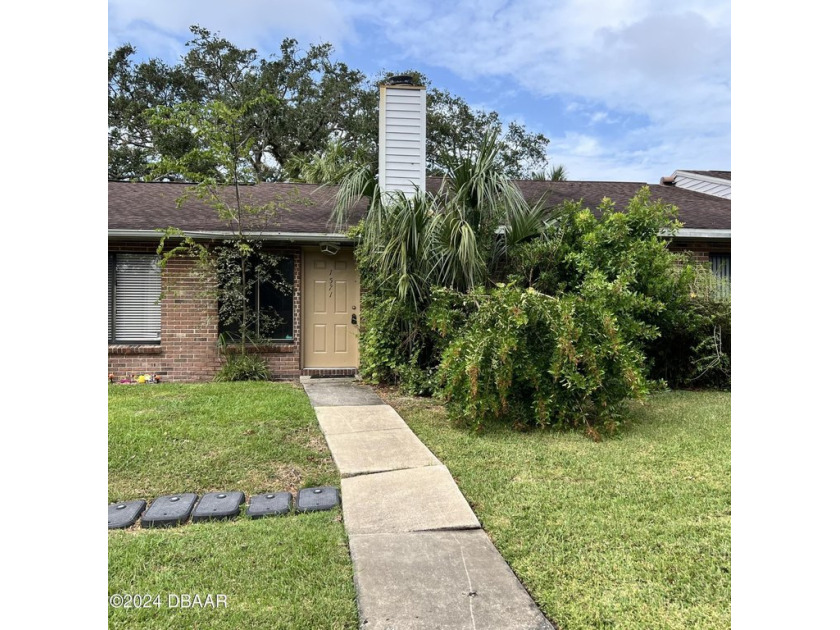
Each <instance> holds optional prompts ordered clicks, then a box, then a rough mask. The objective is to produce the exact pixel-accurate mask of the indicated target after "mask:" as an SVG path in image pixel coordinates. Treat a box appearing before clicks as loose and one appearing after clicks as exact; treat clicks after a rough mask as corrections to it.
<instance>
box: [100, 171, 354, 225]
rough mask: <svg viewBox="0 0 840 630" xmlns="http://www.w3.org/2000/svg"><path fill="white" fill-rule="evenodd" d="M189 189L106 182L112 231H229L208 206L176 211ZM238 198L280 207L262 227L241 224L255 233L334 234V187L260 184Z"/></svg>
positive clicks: (230, 195)
mask: <svg viewBox="0 0 840 630" xmlns="http://www.w3.org/2000/svg"><path fill="white" fill-rule="evenodd" d="M188 188H189V186H188V185H185V184H178V183H168V182H167V183H164V182H160V183H147V182H108V229H110V230H153V229H159V228H167V227H178V228H180V229H182V230H185V231H204V232H213V231H222V230H227V229H228V225H227V223H226V222H224V221H222V220H221V219H219V217H218V214H217V212H216V211H215V210H214V209H213V208H212V207H210V206H208V205H206V204H204V203H202V202H199V201H197V200H195V199H192V198H190V199H188V200H186V201H185V202H184V203H183V205H182V206H181V207H180V208H179V207H177V201H178V199H179V198H180V197H182V196H183V195H184V194H185V193H186V192H187V189H188ZM239 190H240V197H241V199H242V201H243V202H244V203H246V204H251V205H254V206H256V205H262V204H266V203H271V202H275V203H277V204H278V205H277V211H276V214H275V216H273V217H272V218H271V219H270V220H269V221H267V222H264V223H262V224H258V223H257V222H255V220H254V219H251V220H250V221H249V222H243V226H244V227H246V229H251V230H254V231H258V230H262V231H269V232H288V233H292V234H301V233H312V232H314V233H324V234H326V233H330V232H332V230H331V229H330V228H329V226H328V223H329V218H330V214H331V213H332V209H333V206H334V204H335V200H334V196H335V192H336V189H335V188H334V187H326V186H325V187H323V188H322V187H319V186H316V185H313V184H281V183H262V184H257V185H253V186H240V188H239ZM225 192H226V194H227V200H228V202H229V203H233V201H234V198H235V196H234V191H233V188H232V187H231V188H230V189H228V190H227V191H225ZM363 209H364V205H363V204H361V203H360V204H358V205H357V207H356V208H355V209H354V213H353V218H354V219H356V220H357V219H358V218H360V217H361V213H362V210H363Z"/></svg>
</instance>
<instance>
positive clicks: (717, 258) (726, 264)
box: [709, 254, 732, 299]
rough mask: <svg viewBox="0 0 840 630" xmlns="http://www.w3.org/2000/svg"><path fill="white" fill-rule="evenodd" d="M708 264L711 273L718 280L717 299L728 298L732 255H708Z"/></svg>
mask: <svg viewBox="0 0 840 630" xmlns="http://www.w3.org/2000/svg"><path fill="white" fill-rule="evenodd" d="M709 263H710V264H711V266H712V272H713V273H714V274H715V276H717V279H718V283H717V287H716V291H717V297H718V298H721V299H723V298H728V297H730V294H731V286H732V254H710V255H709Z"/></svg>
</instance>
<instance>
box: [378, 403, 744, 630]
mask: <svg viewBox="0 0 840 630" xmlns="http://www.w3.org/2000/svg"><path fill="white" fill-rule="evenodd" d="M390 402H391V404H392V405H393V406H394V407H395V408H396V409H397V411H399V412H400V414H401V415H402V416H403V417H404V418H405V420H406V421H407V422H408V424H409V425H410V426H411V428H412V429H413V430H414V432H415V433H417V435H418V436H419V437H420V439H421V440H422V441H423V442H424V443H425V444H426V445H427V446H428V447H429V448H430V449H431V450H432V451H433V452H434V453H435V455H437V457H438V458H439V459H440V460H441V461H442V462H443V463H444V464H446V465H447V466H448V467H449V469H450V471H451V472H452V474H453V476H454V477H455V479H456V481H457V482H458V485H459V487H460V488H461V490H462V492H463V493H464V495H465V496H466V498H467V500H468V501H469V502H470V504H471V505H472V507H473V509H474V510H475V512H476V514H477V515H478V517H479V520H480V521H481V523H482V526H483V527H484V528H485V529H486V531H487V533H488V534H489V535H490V537H491V538H492V539H493V542H494V543H495V544H496V546H497V548H498V549H499V551H500V552H501V554H502V556H504V558H505V559H506V560H507V562H508V563H509V564H510V565H511V567H512V568H513V570H514V571H515V572H516V574H517V575H518V576H519V578H520V579H521V580H522V582H523V583H524V584H525V586H526V588H527V589H528V590H529V591H530V593H531V594H532V595H533V596H534V599H535V600H536V601H537V603H538V604H539V605H540V607H541V608H542V610H543V611H544V612H545V613H546V614H547V615H548V616H549V618H551V619H552V620H553V621H554V622H555V623H556V624H557V625H558V626H559V627H561V628H563V629H564V630H574V629H577V628H639V629H643V628H644V629H655V628H692V629H695V628H729V627H730V570H731V559H730V395H729V394H728V393H718V392H671V393H665V394H659V395H656V396H654V397H653V398H651V400H650V401H649V402H648V403H647V404H645V405H636V406H634V407H633V408H632V413H631V422H630V424H629V425H626V426H625V427H624V428H623V429H622V432H621V434H620V435H619V436H618V437H614V438H609V439H606V440H605V441H603V442H601V443H595V442H593V441H591V440H589V439H587V438H585V437H583V436H581V435H580V434H577V433H563V432H557V431H532V432H529V433H519V432H516V431H514V430H512V429H508V428H504V427H491V428H489V429H488V430H487V431H485V432H484V433H483V434H481V435H477V434H475V433H473V432H471V431H469V430H467V429H464V428H458V427H453V426H452V425H451V423H449V422H448V421H447V420H446V418H445V414H444V411H443V408H442V407H440V406H438V405H436V404H434V403H433V402H431V401H428V400H422V399H412V398H404V397H398V396H392V397H391V399H390Z"/></svg>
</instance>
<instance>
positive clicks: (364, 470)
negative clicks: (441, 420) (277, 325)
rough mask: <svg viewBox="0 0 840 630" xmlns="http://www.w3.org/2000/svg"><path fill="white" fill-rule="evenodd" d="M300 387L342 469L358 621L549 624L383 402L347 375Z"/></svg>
mask: <svg viewBox="0 0 840 630" xmlns="http://www.w3.org/2000/svg"><path fill="white" fill-rule="evenodd" d="M301 383H302V384H303V387H304V389H305V390H306V393H307V394H308V395H309V399H310V401H311V402H312V406H313V407H314V408H315V414H316V415H317V416H318V423H319V424H320V426H321V430H322V431H323V433H324V436H325V437H326V440H327V444H328V445H329V447H330V451H331V452H332V456H333V460H335V464H336V466H337V467H338V470H339V472H340V473H341V499H342V509H343V510H344V525H345V528H346V529H347V535H348V537H349V539H350V555H351V557H352V560H353V573H354V579H355V583H356V595H357V599H358V604H359V623H360V627H362V628H365V630H416V629H421V628H422V629H425V628H435V629H438V628H445V629H447V630H460V629H461V628H464V629H472V630H476V629H477V628H488V629H493V630H505V629H508V628H509V629H511V630H520V629H522V630H525V629H528V630H532V629H534V630H536V629H540V630H548V629H551V628H553V626H552V625H551V624H550V623H549V622H548V621H547V620H546V618H545V617H544V616H543V614H542V613H541V612H540V610H539V608H537V606H536V604H535V603H534V601H533V600H532V599H531V597H530V595H528V592H527V591H526V590H525V589H524V588H523V586H522V584H520V582H519V580H518V579H517V578H516V576H515V575H514V573H513V571H511V570H510V567H508V565H507V563H506V562H505V561H504V559H503V558H502V557H501V555H499V552H498V551H496V548H495V547H494V546H493V543H492V542H491V541H490V539H489V538H488V537H487V534H485V533H484V531H483V530H482V529H481V525H480V523H479V522H478V519H477V518H476V516H475V514H474V513H473V511H472V509H471V508H470V506H469V504H468V503H467V501H466V499H464V496H463V495H462V494H461V491H460V490H459V489H458V486H457V485H456V484H455V481H454V480H453V479H452V475H451V474H449V470H448V469H447V468H446V466H444V465H443V464H441V463H440V461H438V459H437V458H436V457H435V456H434V455H433V454H432V452H431V451H429V449H428V448H426V446H425V445H424V444H423V443H422V442H421V441H420V440H419V439H418V438H417V436H416V435H414V432H413V431H412V430H411V429H410V428H409V427H408V425H407V424H406V423H405V421H403V419H402V418H401V417H400V416H399V414H398V413H397V412H396V411H394V409H393V408H392V407H391V406H390V405H386V404H385V403H383V402H382V399H380V398H379V396H377V395H376V393H375V392H374V391H373V390H372V389H371V388H369V387H365V386H363V385H359V384H357V383H355V382H354V381H352V380H350V379H310V378H306V377H302V378H301Z"/></svg>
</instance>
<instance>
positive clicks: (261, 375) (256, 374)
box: [213, 352, 271, 383]
mask: <svg viewBox="0 0 840 630" xmlns="http://www.w3.org/2000/svg"><path fill="white" fill-rule="evenodd" d="M213 380H214V381H217V382H220V383H225V382H233V381H268V380H271V372H270V371H269V369H268V363H267V362H266V361H265V359H263V358H261V357H258V356H255V355H253V354H239V353H236V352H231V353H227V354H226V355H225V363H224V365H223V366H222V368H221V369H220V370H219V371H218V372H216V376H215V377H214V378H213Z"/></svg>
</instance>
